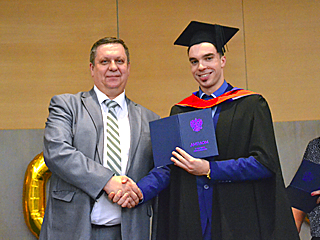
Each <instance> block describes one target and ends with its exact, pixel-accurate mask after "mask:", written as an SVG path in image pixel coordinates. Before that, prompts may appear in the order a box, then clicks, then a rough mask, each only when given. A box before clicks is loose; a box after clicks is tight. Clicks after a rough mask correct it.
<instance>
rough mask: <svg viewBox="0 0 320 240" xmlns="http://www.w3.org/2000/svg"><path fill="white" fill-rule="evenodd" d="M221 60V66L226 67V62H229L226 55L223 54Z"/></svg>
mask: <svg viewBox="0 0 320 240" xmlns="http://www.w3.org/2000/svg"><path fill="white" fill-rule="evenodd" d="M220 61H221V68H224V66H225V65H226V62H227V58H226V56H222V57H221V59H220Z"/></svg>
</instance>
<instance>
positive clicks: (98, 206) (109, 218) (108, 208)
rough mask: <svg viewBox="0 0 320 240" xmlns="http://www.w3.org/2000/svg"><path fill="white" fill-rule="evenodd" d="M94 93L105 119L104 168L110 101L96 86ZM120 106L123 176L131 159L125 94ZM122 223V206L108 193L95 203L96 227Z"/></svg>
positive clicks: (92, 219)
mask: <svg viewBox="0 0 320 240" xmlns="http://www.w3.org/2000/svg"><path fill="white" fill-rule="evenodd" d="M94 91H95V93H96V94H97V97H98V101H99V103H100V107H101V112H102V118H103V131H104V133H105V134H104V150H103V166H104V167H106V168H108V166H107V157H106V155H107V152H106V151H107V150H106V149H107V146H106V144H107V141H106V139H107V134H106V132H107V130H106V126H107V123H106V121H107V113H108V108H107V106H106V104H104V101H105V100H106V99H109V98H108V97H107V96H106V95H105V94H104V93H102V92H101V91H100V90H99V89H98V88H97V87H96V86H94ZM113 100H114V101H116V102H117V103H118V104H119V106H117V107H116V108H115V111H116V114H117V118H118V126H119V135H120V147H121V174H122V175H125V173H126V168H127V163H128V159H129V150H130V124H129V115H128V106H127V102H126V99H125V92H123V93H121V94H120V95H119V96H117V97H116V98H115V99H113ZM120 222H121V206H119V205H118V204H117V203H113V202H112V201H110V200H109V199H108V196H107V194H106V193H104V194H102V196H101V197H100V198H99V199H98V200H97V201H96V202H95V204H94V206H93V209H92V212H91V223H93V224H96V225H106V226H113V225H116V224H120Z"/></svg>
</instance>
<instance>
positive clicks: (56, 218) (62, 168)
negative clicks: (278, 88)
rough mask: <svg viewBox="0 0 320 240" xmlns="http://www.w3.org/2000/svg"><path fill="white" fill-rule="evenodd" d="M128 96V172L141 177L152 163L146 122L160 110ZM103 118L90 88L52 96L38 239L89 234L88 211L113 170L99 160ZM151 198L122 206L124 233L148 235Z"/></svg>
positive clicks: (127, 236) (125, 236) (125, 235)
mask: <svg viewBox="0 0 320 240" xmlns="http://www.w3.org/2000/svg"><path fill="white" fill-rule="evenodd" d="M126 100H127V104H128V112H129V122H130V129H131V145H130V152H129V160H128V165H127V169H126V175H127V176H128V177H130V178H131V179H133V180H134V181H139V180H140V179H141V178H142V177H144V176H145V175H147V174H148V172H149V171H150V170H151V169H152V168H153V158H152V150H151V139H150V131H149V122H150V121H152V120H156V119H158V118H159V116H158V115H156V114H155V113H153V112H151V111H150V110H148V109H146V108H144V107H143V106H141V105H139V104H136V103H134V102H132V101H131V100H129V99H126ZM103 139H104V136H103V121H102V113H101V109H100V105H99V103H98V100H97V97H96V94H95V92H94V90H93V89H91V91H89V92H80V93H77V94H75V95H73V94H63V95H58V96H54V97H53V98H52V99H51V102H50V107H49V117H48V119H47V122H46V128H45V133H44V151H43V154H44V159H45V162H46V164H47V166H48V168H49V170H50V171H51V172H52V176H51V180H50V190H49V197H48V201H47V206H46V211H45V217H44V222H43V224H42V228H41V232H40V239H46V240H51V239H59V240H61V239H68V240H70V239H75V240H79V239H86V240H88V239H90V235H91V221H90V213H91V210H92V207H93V204H94V202H95V200H96V198H97V197H98V196H99V193H100V192H101V191H102V189H103V187H104V186H105V185H106V183H107V182H108V181H109V179H110V178H111V177H112V176H113V172H112V171H111V170H109V169H107V168H105V167H103V165H102V161H103ZM152 206H153V202H152V201H148V202H146V203H144V204H141V205H139V206H138V207H135V208H133V209H122V220H121V229H122V230H121V231H122V239H123V240H126V239H128V240H129V239H130V240H134V239H137V240H143V239H149V237H150V218H151V217H152V213H153V209H152Z"/></svg>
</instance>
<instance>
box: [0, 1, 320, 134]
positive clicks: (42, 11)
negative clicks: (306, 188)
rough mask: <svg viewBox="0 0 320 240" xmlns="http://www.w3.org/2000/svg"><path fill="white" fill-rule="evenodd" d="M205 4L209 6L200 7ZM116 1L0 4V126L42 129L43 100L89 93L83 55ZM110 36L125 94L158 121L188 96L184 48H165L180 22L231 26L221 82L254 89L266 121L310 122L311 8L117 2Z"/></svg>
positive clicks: (314, 115)
mask: <svg viewBox="0 0 320 240" xmlns="http://www.w3.org/2000/svg"><path fill="white" fill-rule="evenodd" d="M208 2H211V4H210V5H208V4H207V3H208ZM116 5H117V2H116V1H115V0H103V1H102V0H97V1H85V0H74V1H62V0H56V1H48V0H47V1H40V0H38V1H36V0H24V1H22V0H11V1H7V0H0V34H1V38H0V49H1V59H0V129H38V128H40V129H41V128H43V127H44V122H45V120H46V117H47V107H48V103H49V100H50V98H51V97H52V96H53V95H55V94H60V93H65V92H69V93H76V92H78V91H84V90H89V89H90V88H91V86H92V80H91V77H90V74H89V68H88V66H89V60H88V59H89V50H90V47H91V45H92V44H93V42H94V41H96V40H97V39H99V38H101V37H104V36H116V35H117V8H116ZM118 5H119V14H118V17H119V30H120V31H119V34H120V37H121V38H123V39H124V40H125V41H126V43H127V44H128V46H129V48H130V51H131V64H132V65H131V76H130V79H129V83H128V86H127V90H126V92H127V95H128V96H129V97H130V98H132V99H133V100H134V101H136V102H138V103H141V104H142V105H145V106H146V107H148V108H149V109H151V110H153V111H155V112H157V113H158V114H160V115H161V116H162V117H165V116H167V115H168V113H169V109H170V107H171V105H173V104H174V103H176V102H177V101H179V100H181V99H182V98H183V97H186V96H187V95H189V94H190V93H191V92H192V91H195V90H197V85H196V84H195V82H194V81H193V79H192V76H191V74H190V70H189V64H188V61H187V57H186V49H185V48H183V47H178V46H173V42H174V40H175V39H176V37H177V36H178V35H179V34H180V33H181V31H182V30H183V29H184V28H185V27H186V25H187V24H188V23H189V22H190V20H198V21H205V22H211V23H220V24H225V25H230V26H234V27H239V28H240V31H239V32H238V33H237V35H236V36H235V37H234V39H232V40H231V41H230V44H229V45H228V48H229V52H227V54H226V56H227V67H226V69H225V75H226V79H227V80H228V81H229V82H231V83H232V84H234V85H236V86H238V87H243V88H248V89H250V90H253V91H256V92H259V93H262V94H263V95H264V96H265V97H266V98H267V100H268V102H269V105H270V107H271V110H272V114H273V118H274V121H277V122H279V121H300V120H317V119H319V118H320V109H319V108H318V106H317V102H318V100H319V97H318V92H319V90H320V84H319V83H318V82H319V81H318V76H319V67H318V65H319V63H320V59H319V58H318V57H317V53H319V52H320V43H319V41H318V39H319V38H320V26H319V21H318V14H319V10H320V2H319V1H316V0H313V1H311V0H304V1H301V0H300V1H298V0H281V1H280V0H278V1H271V0H269V1H256V0H243V1H240V0H223V1H222V0H219V1H206V2H203V3H202V2H199V1H190V0H179V1H168V0H163V1H155V0H149V1H124V0H119V1H118Z"/></svg>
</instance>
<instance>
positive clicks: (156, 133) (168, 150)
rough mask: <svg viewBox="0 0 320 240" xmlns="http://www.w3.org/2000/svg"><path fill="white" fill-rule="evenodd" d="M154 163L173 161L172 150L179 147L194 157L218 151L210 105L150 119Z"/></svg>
mask: <svg viewBox="0 0 320 240" xmlns="http://www.w3.org/2000/svg"><path fill="white" fill-rule="evenodd" d="M150 133H151V142H152V151H153V159H154V164H155V167H159V166H166V165H169V164H172V163H173V162H172V161H171V160H170V158H171V157H172V151H174V150H175V148H176V147H180V148H182V149H183V150H184V151H186V152H187V153H189V154H190V155H191V156H193V157H195V158H206V157H211V156H216V155H218V148H217V141H216V135H215V131H214V126H213V120H212V115H211V108H209V109H203V110H197V111H192V112H187V113H181V114H178V115H173V116H170V117H166V118H162V119H159V120H156V121H152V122H150Z"/></svg>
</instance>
